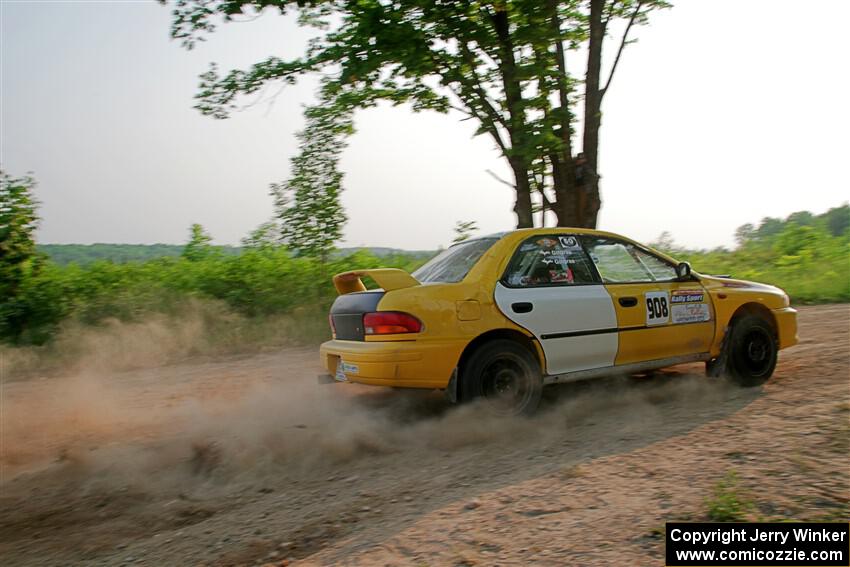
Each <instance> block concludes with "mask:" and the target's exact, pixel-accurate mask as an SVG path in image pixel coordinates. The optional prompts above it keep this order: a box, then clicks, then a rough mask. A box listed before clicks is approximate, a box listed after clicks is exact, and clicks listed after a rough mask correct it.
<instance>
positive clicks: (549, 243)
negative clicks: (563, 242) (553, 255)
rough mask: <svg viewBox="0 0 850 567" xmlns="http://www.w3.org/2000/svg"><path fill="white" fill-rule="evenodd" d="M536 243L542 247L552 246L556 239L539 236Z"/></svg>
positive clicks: (556, 242)
mask: <svg viewBox="0 0 850 567" xmlns="http://www.w3.org/2000/svg"><path fill="white" fill-rule="evenodd" d="M537 245H538V246H540V247H541V248H543V249H548V248H554V247H555V246H557V245H558V241H557V240H553V239H551V238H541V239H540V240H538V241H537Z"/></svg>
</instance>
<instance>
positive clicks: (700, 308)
mask: <svg viewBox="0 0 850 567" xmlns="http://www.w3.org/2000/svg"><path fill="white" fill-rule="evenodd" d="M671 311H672V315H673V323H674V324H677V323H699V322H702V321H709V320H710V319H711V313H710V312H709V310H708V304H707V303H677V304H675V305H673V307H672V308H671Z"/></svg>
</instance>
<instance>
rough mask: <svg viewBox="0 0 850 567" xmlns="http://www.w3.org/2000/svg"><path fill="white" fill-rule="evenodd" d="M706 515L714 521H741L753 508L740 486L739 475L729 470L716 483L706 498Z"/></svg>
mask: <svg viewBox="0 0 850 567" xmlns="http://www.w3.org/2000/svg"><path fill="white" fill-rule="evenodd" d="M705 505H706V508H707V512H706V516H707V517H708V519H709V520H710V521H712V522H740V521H743V520H744V519H745V517H746V514H747V512H748V511H749V510H750V509H751V508H752V502H750V501H749V500H747V499H746V498H744V497H743V496H742V495H741V493H740V488H739V486H738V475H737V474H736V473H735V471H729V472H727V473H726V476H724V477H723V478H722V479H721V480H719V481H718V482H717V484H715V485H714V491H713V493H712V495H711V496H710V497H709V498H706V500H705Z"/></svg>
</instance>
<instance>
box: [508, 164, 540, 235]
mask: <svg viewBox="0 0 850 567" xmlns="http://www.w3.org/2000/svg"><path fill="white" fill-rule="evenodd" d="M510 164H511V169H513V172H514V180H515V183H516V203H515V204H514V212H515V213H516V227H517V228H534V216H533V214H532V212H531V182H530V181H529V179H528V167H527V166H526V165H525V163H523V161H522V160H520V159H518V158H515V157H514V158H510Z"/></svg>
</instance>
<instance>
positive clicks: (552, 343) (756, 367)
mask: <svg viewBox="0 0 850 567" xmlns="http://www.w3.org/2000/svg"><path fill="white" fill-rule="evenodd" d="M363 277H369V278H371V279H372V280H374V281H375V282H376V283H377V284H378V286H380V288H381V289H375V290H367V289H366V286H365V285H364V284H363V281H362V280H361V278H363ZM334 284H335V286H336V289H337V291H338V292H339V294H340V295H339V297H337V299H336V301H335V302H334V304H333V306H332V307H331V312H330V322H331V327H332V330H333V340H330V341H328V342H326V343H324V344H323V345H322V346H321V358H322V363H323V366H324V367H325V368H326V369H327V371H328V374H326V375H322V376H320V377H319V378H320V381H323V382H329V381H333V380H336V381H339V382H357V383H361V384H372V385H376V386H393V387H403V388H439V389H443V390H446V394H447V396H448V397H449V399H451V400H452V401H467V400H472V399H476V398H484V399H485V400H487V401H490V402H493V403H495V404H497V405H498V406H499V407H500V408H503V409H507V410H508V411H511V412H515V413H531V412H533V411H534V410H535V409H536V407H537V405H538V403H539V401H540V395H541V390H542V388H543V386H544V385H547V384H553V383H563V382H569V381H573V380H581V379H587V378H593V377H598V376H603V375H610V374H630V373H638V372H644V371H648V370H652V369H658V368H663V367H666V366H671V365H675V364H681V363H686V362H695V361H705V362H706V368H707V371H708V372H709V374H712V375H725V376H728V377H729V378H731V379H732V380H734V381H735V382H737V383H739V384H741V385H743V386H755V385H759V384H762V383H763V382H764V381H766V380H767V379H768V378H769V377H770V376H771V375H772V374H773V370H774V368H775V366H776V361H777V352H778V351H779V349H782V348H786V347H789V346H792V345H794V344H796V342H797V322H796V311H795V310H794V309H792V308H791V307H790V305H789V300H788V296H787V295H786V294H785V293H784V292H783V291H782V290H780V289H778V288H776V287H773V286H769V285H764V284H759V283H753V282H746V281H740V280H734V279H729V278H726V277H717V276H707V275H702V274H698V273H696V272H694V271H692V270H691V267H690V265H689V264H688V263H687V262H677V261H676V260H674V259H673V258H670V257H669V256H667V255H665V254H662V253H661V252H657V251H655V250H652V249H651V248H648V247H646V246H643V245H641V244H638V243H637V242H634V241H632V240H630V239H628V238H625V237H622V236H619V235H617V234H612V233H609V232H601V231H596V230H581V229H572V228H539V229H522V230H516V231H512V232H507V233H502V234H496V235H492V236H486V237H482V238H476V239H473V240H467V241H464V242H461V243H459V244H456V245H454V246H452V247H451V248H449V249H447V250H445V251H444V252H442V253H441V254H439V255H437V256H436V257H435V258H433V259H432V260H431V261H429V262H428V263H427V264H425V265H424V266H422V267H421V268H419V269H418V270H417V271H415V272H414V273H413V274H408V273H407V272H405V271H403V270H398V269H387V268H384V269H375V270H359V271H354V272H345V273H342V274H338V275H337V276H335V277H334Z"/></svg>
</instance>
